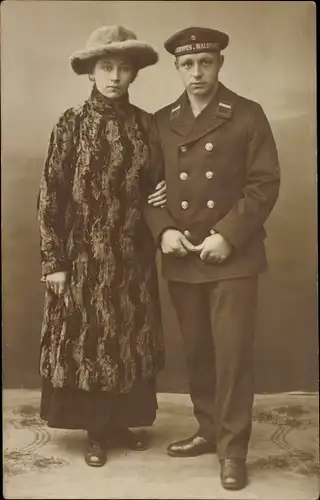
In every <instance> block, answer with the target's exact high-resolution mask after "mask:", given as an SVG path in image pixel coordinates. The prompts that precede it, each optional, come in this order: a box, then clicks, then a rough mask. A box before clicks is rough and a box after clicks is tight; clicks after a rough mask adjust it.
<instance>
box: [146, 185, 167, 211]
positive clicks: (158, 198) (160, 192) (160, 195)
mask: <svg viewBox="0 0 320 500" xmlns="http://www.w3.org/2000/svg"><path fill="white" fill-rule="evenodd" d="M148 203H149V204H150V205H152V206H153V207H165V206H166V204H167V185H166V181H161V182H159V184H157V185H156V190H155V192H154V193H152V194H150V195H149V196H148Z"/></svg>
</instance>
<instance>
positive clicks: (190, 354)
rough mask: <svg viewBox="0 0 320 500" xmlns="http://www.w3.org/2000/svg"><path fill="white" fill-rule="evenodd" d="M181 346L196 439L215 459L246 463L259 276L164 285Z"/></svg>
mask: <svg viewBox="0 0 320 500" xmlns="http://www.w3.org/2000/svg"><path fill="white" fill-rule="evenodd" d="M168 287H169V292H170V296H171V299H172V303H173V305H174V308H175V309H176V312H177V316H178V320H179V323H180V327H181V330H182V334H183V337H184V343H185V352H186V363H187V370H188V377H189V384H190V396H191V399H192V402H193V405H194V415H195V417H196V419H197V421H198V423H199V434H200V435H201V436H203V437H204V438H206V439H207V440H209V441H215V442H216V444H217V452H218V457H219V458H220V459H223V458H246V455H247V451H248V445H249V440H250V435H251V427H252V406H253V396H254V387H253V342H254V330H255V317H256V309H257V296H258V277H257V276H250V277H246V278H239V279H228V280H221V281H217V282H209V283H200V284H192V283H182V282H174V281H169V282H168Z"/></svg>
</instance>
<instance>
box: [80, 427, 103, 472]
mask: <svg viewBox="0 0 320 500" xmlns="http://www.w3.org/2000/svg"><path fill="white" fill-rule="evenodd" d="M84 458H85V461H86V463H87V465H90V467H103V465H104V464H105V463H106V461H107V447H106V444H105V441H104V440H103V439H101V438H98V439H97V438H96V437H92V436H90V434H89V435H88V444H87V449H86V452H85V457H84Z"/></svg>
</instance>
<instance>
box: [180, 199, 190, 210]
mask: <svg viewBox="0 0 320 500" xmlns="http://www.w3.org/2000/svg"><path fill="white" fill-rule="evenodd" d="M188 206H189V203H188V202H187V201H182V202H181V208H182V209H183V210H186V209H187V208H188Z"/></svg>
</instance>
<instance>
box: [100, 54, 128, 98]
mask: <svg viewBox="0 0 320 500" xmlns="http://www.w3.org/2000/svg"><path fill="white" fill-rule="evenodd" d="M92 75H93V78H94V81H95V83H96V86H97V89H98V90H99V92H101V94H103V95H104V96H105V97H108V98H109V99H118V98H119V97H121V96H122V95H124V94H125V93H126V92H127V90H128V88H129V86H130V84H131V83H132V82H133V80H134V78H135V76H136V71H135V69H134V67H133V65H132V63H131V62H130V61H129V60H128V59H125V58H123V57H120V56H115V55H110V56H106V57H103V58H101V59H99V60H98V61H97V63H96V65H95V67H94V69H93V72H92Z"/></svg>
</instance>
